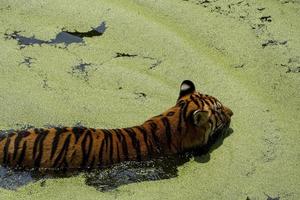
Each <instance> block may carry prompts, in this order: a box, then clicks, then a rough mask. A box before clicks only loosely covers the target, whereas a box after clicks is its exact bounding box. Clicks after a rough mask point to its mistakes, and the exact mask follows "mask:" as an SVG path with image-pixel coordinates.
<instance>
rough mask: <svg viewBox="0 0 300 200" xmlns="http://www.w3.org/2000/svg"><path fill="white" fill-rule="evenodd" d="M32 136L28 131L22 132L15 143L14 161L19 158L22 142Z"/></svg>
mask: <svg viewBox="0 0 300 200" xmlns="http://www.w3.org/2000/svg"><path fill="white" fill-rule="evenodd" d="M28 135H30V132H28V131H20V132H19V133H18V135H17V137H16V139H15V141H14V153H13V160H15V159H16V158H17V154H18V149H19V144H20V142H21V141H22V139H23V138H25V137H27V136H28Z"/></svg>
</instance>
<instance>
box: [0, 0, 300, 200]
mask: <svg viewBox="0 0 300 200" xmlns="http://www.w3.org/2000/svg"><path fill="white" fill-rule="evenodd" d="M79 36H80V37H79ZM0 46H1V49H0V113H1V115H0V129H2V130H9V129H17V128H26V127H30V126H34V127H44V126H59V125H66V126H74V125H84V126H90V127H101V128H112V127H127V126H132V125H136V124H140V123H142V122H143V121H145V120H146V119H147V118H149V117H150V116H153V115H157V114H159V113H161V112H162V111H164V110H165V109H167V108H169V107H171V106H173V105H174V103H175V101H176V98H177V95H178V92H179V91H178V90H179V89H178V88H179V84H180V83H181V82H182V80H184V79H190V80H193V81H194V83H195V84H196V87H197V89H198V90H199V91H201V92H204V93H207V94H210V95H213V96H216V97H217V98H218V99H220V100H221V102H223V103H224V104H225V105H227V106H228V107H230V108H231V109H232V110H233V112H234V116H233V118H232V124H231V128H232V133H231V134H230V136H228V137H227V138H225V139H224V141H222V145H220V146H219V147H218V148H216V149H214V150H213V151H210V153H207V154H205V155H202V156H191V157H188V158H186V159H185V160H184V162H181V163H180V164H178V163H176V162H173V161H172V159H171V160H167V161H165V162H166V163H169V165H170V166H171V167H170V166H169V167H168V168H167V170H164V169H162V171H159V170H160V167H159V166H160V164H158V167H157V166H156V165H155V164H154V165H152V164H151V163H150V164H149V163H146V164H145V163H144V164H143V165H141V166H139V164H134V165H137V166H138V167H136V166H133V167H132V166H126V165H125V167H124V166H122V165H121V166H117V167H116V168H114V169H112V171H113V172H110V175H107V174H106V175H107V176H106V175H105V173H102V174H101V173H100V175H99V174H97V173H95V174H93V172H91V173H88V175H86V174H85V173H84V172H79V173H77V174H74V175H70V176H59V175H58V176H57V177H55V178H47V177H46V178H39V179H35V178H34V175H30V174H29V173H28V172H22V171H21V172H20V171H19V172H14V171H12V172H11V171H8V170H7V169H4V168H0V181H1V184H0V186H2V187H1V188H0V199H74V200H75V199H83V200H84V199H244V200H246V199H247V200H258V199H283V200H284V199H295V200H296V199H300V148H299V143H300V139H299V138H300V137H299V134H300V131H299V130H300V123H299V121H300V117H299V113H300V92H299V87H300V77H299V72H300V2H299V1H298V0H260V1H259V0H256V1H255V0H208V1H207V0H205V1H204V0H184V1H183V0H148V1H142V0H122V1H118V0H96V1H95V0H93V1H92V0H87V1H78V0H72V1H70V0H69V1H67V0H65V1H59V0H51V1H47V0H43V1H37V0H26V1H25V0H1V1H0ZM149 165H150V168H149ZM153 166H154V168H155V167H157V168H155V169H154V172H153V171H151V170H152V168H153ZM168 170H169V171H168ZM170 170H171V172H170ZM119 172H122V173H121V174H124V173H125V174H127V175H128V174H131V175H130V176H127V175H125V176H124V177H134V178H133V179H134V181H128V182H131V183H130V184H122V183H121V184H119V185H118V187H114V188H112V189H110V190H106V191H102V190H99V187H97V181H98V180H104V181H105V180H106V181H107V180H109V179H112V180H119V179H120V177H119V179H118V174H119ZM141 172H143V173H146V174H147V178H144V176H140V174H141ZM108 174H109V173H108ZM111 174H113V175H114V176H113V177H112V176H111ZM164 174H165V175H164ZM170 174H171V175H170ZM152 175H153V177H154V178H153V179H151V177H152ZM169 175H170V176H169ZM7 177H12V178H7ZM98 177H99V179H98ZM103 177H104V178H103ZM106 177H107V178H106ZM116 177H117V178H116ZM149 177H150V178H149ZM114 178H115V179H114ZM122 178H123V176H121V179H122ZM151 180H155V181H151ZM10 181H11V182H10ZM100 182H101V181H100ZM106 183H108V184H109V181H107V182H106ZM7 185H8V186H11V187H5V186H7ZM100 185H101V183H100ZM98 186H99V184H98Z"/></svg>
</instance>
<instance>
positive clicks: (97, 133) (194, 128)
mask: <svg viewBox="0 0 300 200" xmlns="http://www.w3.org/2000/svg"><path fill="white" fill-rule="evenodd" d="M232 114H233V113H232V111H231V110H230V109H229V108H227V107H225V106H223V105H222V104H221V103H220V102H219V101H218V100H217V99H216V98H214V97H212V96H208V95H204V94H201V93H199V92H196V91H195V86H194V84H193V83H192V82H191V81H188V80H186V81H183V83H182V84H181V89H180V95H179V98H178V100H177V103H176V105H175V106H174V107H172V108H170V109H168V110H167V111H166V112H164V113H162V114H160V115H158V116H155V117H152V118H150V119H149V120H147V121H146V122H144V123H143V124H142V125H139V126H134V127H131V128H120V129H94V128H85V127H57V128H49V129H43V128H42V129H37V128H35V129H28V130H21V131H15V132H11V133H9V134H7V135H2V136H1V137H0V165H2V166H8V167H12V168H46V169H48V168H53V169H61V168H73V169H75V168H95V167H100V166H107V165H111V164H114V163H118V162H122V161H126V160H136V161H140V160H147V159H150V158H154V157H158V156H162V155H170V154H176V153H180V152H184V151H186V150H188V149H191V148H195V147H200V146H203V145H205V144H206V143H207V142H208V140H209V138H210V137H211V136H212V135H213V134H215V133H217V132H220V131H225V130H226V129H227V128H228V127H229V124H230V120H231V116H232Z"/></svg>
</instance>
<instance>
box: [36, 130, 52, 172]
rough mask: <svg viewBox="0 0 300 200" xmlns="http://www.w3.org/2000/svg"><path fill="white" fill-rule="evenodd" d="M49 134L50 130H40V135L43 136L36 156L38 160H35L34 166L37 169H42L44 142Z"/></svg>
mask: <svg viewBox="0 0 300 200" xmlns="http://www.w3.org/2000/svg"><path fill="white" fill-rule="evenodd" d="M48 132H49V131H48V130H40V133H39V135H42V136H41V137H40V140H39V152H38V155H37V156H36V159H35V160H34V166H35V167H36V168H39V167H40V164H41V160H42V156H43V145H44V144H43V142H44V140H45V138H46V137H47V135H48Z"/></svg>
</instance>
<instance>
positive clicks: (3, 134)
mask: <svg viewBox="0 0 300 200" xmlns="http://www.w3.org/2000/svg"><path fill="white" fill-rule="evenodd" d="M5 138H6V134H5V131H0V142H1V141H2V140H4V139H5Z"/></svg>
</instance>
